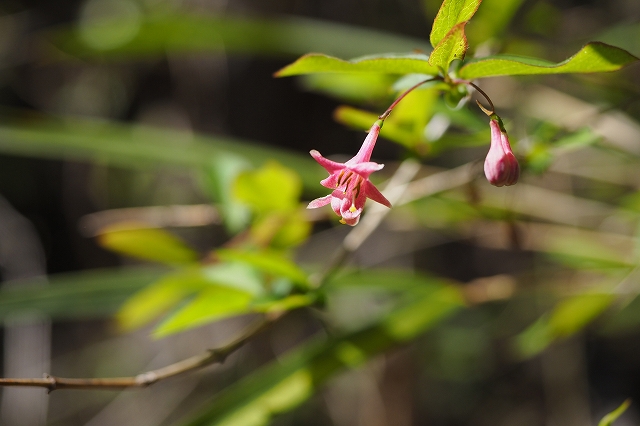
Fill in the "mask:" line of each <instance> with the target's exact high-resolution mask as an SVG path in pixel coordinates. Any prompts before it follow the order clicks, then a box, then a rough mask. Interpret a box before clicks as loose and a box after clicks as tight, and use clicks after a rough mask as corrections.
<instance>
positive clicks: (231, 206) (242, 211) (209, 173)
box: [202, 154, 251, 233]
mask: <svg viewBox="0 0 640 426" xmlns="http://www.w3.org/2000/svg"><path fill="white" fill-rule="evenodd" d="M250 166H251V164H250V163H249V162H248V161H247V160H245V159H244V158H242V157H241V156H239V155H235V154H222V155H219V156H216V157H215V158H214V159H213V162H212V165H211V166H210V167H206V168H205V169H204V170H203V174H202V183H203V184H204V186H205V188H206V189H207V190H208V192H209V193H210V194H211V195H212V197H213V199H214V200H216V201H218V208H219V210H220V213H221V214H222V218H223V220H224V224H225V226H226V228H227V229H228V230H229V231H230V232H231V233H237V232H240V231H241V230H242V229H244V228H246V227H247V226H248V224H249V219H250V212H249V209H248V208H247V207H246V206H245V205H244V204H242V203H240V202H238V201H237V200H236V199H235V198H234V197H233V194H232V188H233V182H235V180H236V178H237V177H238V175H239V174H240V173H241V172H243V171H245V170H247V169H249V168H250Z"/></svg>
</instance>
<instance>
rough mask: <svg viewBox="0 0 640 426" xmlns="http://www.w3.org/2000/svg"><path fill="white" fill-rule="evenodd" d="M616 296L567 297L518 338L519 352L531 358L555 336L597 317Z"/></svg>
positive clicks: (555, 337)
mask: <svg viewBox="0 0 640 426" xmlns="http://www.w3.org/2000/svg"><path fill="white" fill-rule="evenodd" d="M614 300H615V296H614V295H612V294H608V293H586V294H580V295H577V296H573V297H570V298H567V299H565V300H563V301H561V302H560V303H558V304H557V305H556V306H555V308H554V309H553V310H552V311H551V312H550V313H548V314H545V315H543V316H542V317H540V318H539V319H538V320H537V321H536V322H535V323H534V324H532V325H531V326H529V327H528V328H527V329H526V330H525V331H523V332H522V333H520V334H519V335H518V336H517V337H516V339H515V348H516V350H517V352H518V353H519V355H521V356H522V357H524V358H528V357H531V356H534V355H537V354H539V353H540V352H542V351H543V350H545V349H546V348H547V347H548V346H549V345H550V344H551V343H553V341H554V340H556V339H561V338H566V337H569V336H571V335H573V334H575V333H577V332H578V331H580V330H582V329H583V328H584V327H586V326H587V325H588V324H589V323H591V322H592V321H593V320H595V319H596V318H597V317H598V316H600V314H602V312H604V311H605V310H606V309H607V308H608V307H609V306H610V305H611V303H613V301H614Z"/></svg>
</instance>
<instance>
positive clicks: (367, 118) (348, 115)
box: [333, 106, 419, 148]
mask: <svg viewBox="0 0 640 426" xmlns="http://www.w3.org/2000/svg"><path fill="white" fill-rule="evenodd" d="M333 116H334V118H335V119H336V121H337V122H339V123H342V124H344V125H346V126H349V127H352V128H355V129H360V130H364V131H366V130H368V129H369V128H370V127H371V123H373V122H375V121H376V120H377V119H378V114H374V113H372V112H369V111H363V110H360V109H357V108H353V107H350V106H341V107H339V108H337V109H336V110H335V112H334V114H333ZM380 135H381V136H382V137H383V138H386V139H389V140H391V141H394V142H397V143H399V144H400V145H404V146H406V147H407V148H409V147H411V146H413V145H415V144H416V143H417V142H419V140H418V141H416V139H415V134H414V133H413V132H411V131H408V130H407V129H403V128H402V127H400V126H398V125H397V124H394V122H392V121H391V117H389V119H388V122H387V123H385V125H384V126H383V127H382V130H381V131H380Z"/></svg>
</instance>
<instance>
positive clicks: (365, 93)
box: [302, 73, 394, 102]
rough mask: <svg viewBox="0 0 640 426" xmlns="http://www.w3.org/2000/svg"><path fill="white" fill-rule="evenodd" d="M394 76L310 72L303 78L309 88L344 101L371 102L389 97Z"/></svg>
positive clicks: (305, 85)
mask: <svg viewBox="0 0 640 426" xmlns="http://www.w3.org/2000/svg"><path fill="white" fill-rule="evenodd" d="M393 80H394V79H393V77H391V76H389V75H387V74H367V73H357V74H343V73H340V74H337V73H327V74H322V73H321V74H309V75H306V76H304V77H303V78H302V83H303V85H304V87H305V88H306V89H308V90H313V91H316V92H320V93H324V94H325V95H329V96H332V97H334V98H337V99H340V100H342V101H350V102H371V101H376V100H380V99H387V98H389V96H390V95H391V92H390V91H389V87H390V86H391V84H392V83H393Z"/></svg>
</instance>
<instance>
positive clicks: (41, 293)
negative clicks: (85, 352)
mask: <svg viewBox="0 0 640 426" xmlns="http://www.w3.org/2000/svg"><path fill="white" fill-rule="evenodd" d="M166 273H167V270H166V269H162V268H148V267H147V268H140V267H135V268H131V267H129V268H118V269H101V270H91V271H83V272H75V273H70V274H54V275H51V276H49V277H48V281H49V285H43V282H42V278H38V279H32V280H22V281H17V282H16V283H15V285H13V286H12V287H11V288H7V287H5V288H3V289H2V291H0V319H2V318H5V317H6V316H8V315H13V314H16V313H17V314H19V313H20V312H41V313H42V314H43V315H46V316H49V317H52V318H54V319H56V318H59V319H65V320H69V319H78V318H104V317H107V316H109V315H111V314H113V313H114V312H116V311H117V310H118V308H119V307H120V306H121V305H122V303H123V302H124V301H125V300H126V299H127V298H128V297H130V296H131V295H132V294H133V293H135V292H136V291H138V290H140V289H142V288H143V287H145V286H147V285H149V284H151V283H153V282H154V281H156V280H158V279H159V278H160V277H162V276H163V275H165V274H166Z"/></svg>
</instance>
